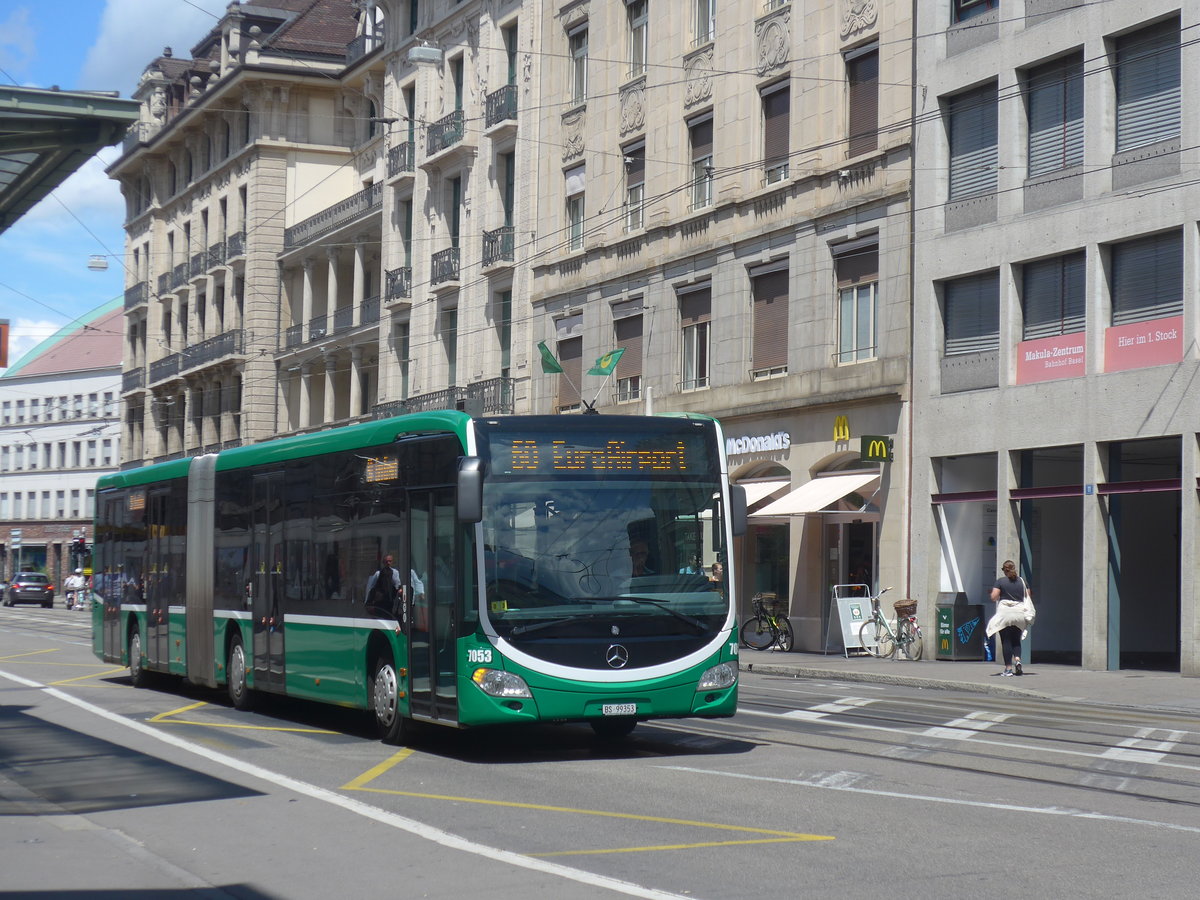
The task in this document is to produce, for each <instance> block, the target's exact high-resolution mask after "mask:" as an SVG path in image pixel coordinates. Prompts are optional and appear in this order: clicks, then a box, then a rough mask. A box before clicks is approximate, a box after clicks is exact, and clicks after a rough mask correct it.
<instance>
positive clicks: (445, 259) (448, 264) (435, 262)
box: [429, 247, 459, 284]
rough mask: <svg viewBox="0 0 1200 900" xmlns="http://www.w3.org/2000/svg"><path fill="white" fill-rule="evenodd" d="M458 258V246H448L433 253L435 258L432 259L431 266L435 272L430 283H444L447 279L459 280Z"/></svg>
mask: <svg viewBox="0 0 1200 900" xmlns="http://www.w3.org/2000/svg"><path fill="white" fill-rule="evenodd" d="M458 259H459V254H458V248H457V247H448V248H447V249H445V250H439V251H438V252H437V253H435V254H433V258H432V259H431V260H430V268H431V269H433V274H432V276H431V277H430V279H429V281H430V283H431V284H442V283H443V282H446V281H458Z"/></svg>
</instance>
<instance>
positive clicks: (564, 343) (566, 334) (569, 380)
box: [554, 315, 583, 412]
mask: <svg viewBox="0 0 1200 900" xmlns="http://www.w3.org/2000/svg"><path fill="white" fill-rule="evenodd" d="M554 336H555V345H554V350H555V354H556V355H557V356H558V364H559V365H560V366H562V371H561V372H560V373H559V374H558V385H557V391H556V394H555V401H554V408H555V409H556V410H558V411H559V412H567V411H570V410H574V409H579V407H580V405H581V404H580V399H579V385H580V383H581V382H582V380H583V316H582V315H575V316H564V317H563V318H561V319H556V320H555V322H554Z"/></svg>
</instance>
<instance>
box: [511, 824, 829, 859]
mask: <svg viewBox="0 0 1200 900" xmlns="http://www.w3.org/2000/svg"><path fill="white" fill-rule="evenodd" d="M720 827H727V828H732V827H734V826H720ZM832 840H835V838H834V837H833V836H832V835H826V834H800V835H796V837H780V838H753V839H751V840H745V841H705V842H704V843H700V844H658V845H656V846H651V847H612V848H610V849H608V850H555V851H553V852H551V853H527V854H526V856H537V857H546V856H596V855H599V854H603V853H653V852H657V851H660V850H702V849H704V848H706V847H741V846H745V845H747V844H798V843H800V842H802V841H832Z"/></svg>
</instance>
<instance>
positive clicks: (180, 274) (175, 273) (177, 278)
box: [171, 262, 188, 288]
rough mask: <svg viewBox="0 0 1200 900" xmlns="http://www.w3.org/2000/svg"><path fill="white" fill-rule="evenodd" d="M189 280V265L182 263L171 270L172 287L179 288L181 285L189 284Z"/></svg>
mask: <svg viewBox="0 0 1200 900" xmlns="http://www.w3.org/2000/svg"><path fill="white" fill-rule="evenodd" d="M187 280H188V264H187V263H185V262H182V263H180V264H179V265H177V266H176V267H175V268H173V269H172V270H171V287H172V288H177V287H179V286H180V285H181V284H187Z"/></svg>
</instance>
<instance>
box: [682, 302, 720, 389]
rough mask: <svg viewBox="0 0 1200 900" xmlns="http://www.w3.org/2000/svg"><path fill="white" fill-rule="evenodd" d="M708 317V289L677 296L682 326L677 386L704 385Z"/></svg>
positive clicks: (709, 313) (693, 387)
mask: <svg viewBox="0 0 1200 900" xmlns="http://www.w3.org/2000/svg"><path fill="white" fill-rule="evenodd" d="M711 319H712V289H711V288H709V287H705V288H702V289H701V290H696V291H688V292H687V293H685V294H680V296H679V322H680V325H681V327H682V330H683V366H682V369H683V380H682V381H681V382H680V385H679V387H680V390H684V391H694V390H699V389H700V388H706V387H708V341H709V338H708V332H709V322H710V320H711Z"/></svg>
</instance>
